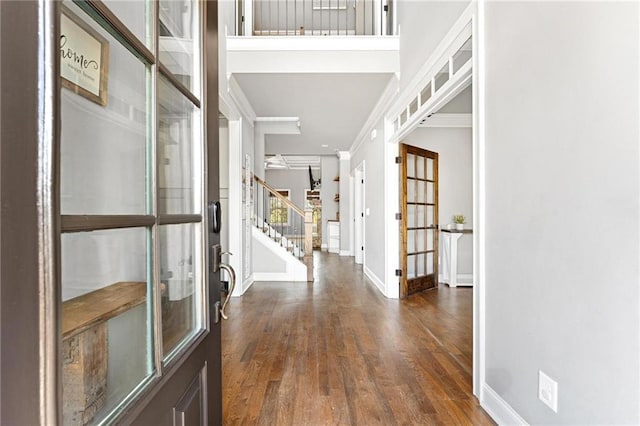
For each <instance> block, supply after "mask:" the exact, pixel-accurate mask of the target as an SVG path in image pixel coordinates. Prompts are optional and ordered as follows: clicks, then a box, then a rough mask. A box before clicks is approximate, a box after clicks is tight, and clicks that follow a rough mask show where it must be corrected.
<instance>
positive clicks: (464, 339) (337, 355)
mask: <svg viewBox="0 0 640 426" xmlns="http://www.w3.org/2000/svg"><path fill="white" fill-rule="evenodd" d="M315 257H316V258H315V261H316V265H317V268H316V271H317V274H318V279H317V280H316V282H315V283H313V284H307V283H270V282H257V283H254V285H253V286H252V287H251V288H250V289H249V291H248V292H247V293H246V294H245V295H244V296H242V297H240V298H234V299H232V300H231V303H230V304H229V313H230V320H229V321H227V322H225V323H224V324H223V330H222V331H223V333H222V334H223V337H222V338H223V342H222V343H223V412H224V423H225V424H226V425H245V424H246V425H254V424H260V425H263V424H264V425H267V424H268V425H314V426H315V425H366V426H368V425H436V424H446V425H449V424H464V425H470V424H474V425H476V424H477V425H493V424H494V423H493V421H492V420H491V419H490V418H489V417H488V415H487V414H486V413H485V412H484V411H483V410H482V408H480V407H479V405H478V402H477V400H476V399H475V398H474V396H473V395H472V392H471V389H472V386H471V381H472V374H471V369H472V356H471V354H472V322H471V321H472V303H473V302H472V290H471V289H469V288H455V289H449V288H448V287H439V288H438V289H436V290H432V291H428V292H425V293H421V294H417V295H415V296H413V297H411V298H409V299H406V300H392V299H386V298H385V297H383V296H382V295H381V294H380V293H379V291H378V290H377V289H376V288H375V286H374V285H373V284H372V283H370V282H369V281H368V280H367V279H366V278H365V277H364V275H363V273H362V269H361V267H360V266H358V265H355V264H354V263H353V261H352V260H351V259H350V258H345V257H340V256H336V255H332V254H328V253H316V254H315Z"/></svg>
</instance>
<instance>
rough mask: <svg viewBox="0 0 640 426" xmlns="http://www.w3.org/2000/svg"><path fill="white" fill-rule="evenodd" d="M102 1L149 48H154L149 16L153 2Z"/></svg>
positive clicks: (133, 0) (135, 0) (129, 0)
mask: <svg viewBox="0 0 640 426" xmlns="http://www.w3.org/2000/svg"><path fill="white" fill-rule="evenodd" d="M102 2H103V3H104V4H105V5H106V6H107V7H108V8H109V9H110V10H111V11H112V12H113V13H114V14H115V15H116V16H117V17H118V19H120V20H121V21H122V23H123V24H125V25H126V26H127V28H129V30H131V32H132V33H133V35H135V36H136V37H137V38H138V39H139V40H140V41H141V42H142V43H144V44H145V45H146V46H147V47H148V48H149V50H153V37H152V35H151V34H152V32H151V25H150V24H149V22H150V20H149V17H150V16H151V15H152V13H153V2H151V1H149V0H102Z"/></svg>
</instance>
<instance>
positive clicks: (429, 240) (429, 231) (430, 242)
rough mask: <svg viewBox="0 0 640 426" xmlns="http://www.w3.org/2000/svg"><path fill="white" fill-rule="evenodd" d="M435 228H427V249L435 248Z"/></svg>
mask: <svg viewBox="0 0 640 426" xmlns="http://www.w3.org/2000/svg"><path fill="white" fill-rule="evenodd" d="M433 234H434V230H433V229H427V230H426V231H425V240H426V241H427V247H426V249H425V250H433Z"/></svg>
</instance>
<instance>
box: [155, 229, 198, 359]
mask: <svg viewBox="0 0 640 426" xmlns="http://www.w3.org/2000/svg"><path fill="white" fill-rule="evenodd" d="M199 228H200V225H199V224H194V223H188V224H181V225H163V226H160V281H161V283H162V286H161V287H162V296H161V299H162V339H163V342H162V345H163V349H164V354H165V358H166V356H167V355H170V354H171V351H172V350H173V349H175V348H176V347H177V346H178V345H179V344H180V343H181V342H183V341H184V340H185V339H187V338H189V337H190V336H192V335H194V333H195V332H197V331H198V330H200V329H201V328H202V321H201V320H200V318H201V309H200V303H201V300H202V294H201V293H202V286H201V280H202V277H201V276H200V273H199V271H200V268H199V267H200V260H199V259H200V256H199V252H198V250H197V247H199V237H197V236H198V235H200V234H198V233H197V232H199V231H198V230H199Z"/></svg>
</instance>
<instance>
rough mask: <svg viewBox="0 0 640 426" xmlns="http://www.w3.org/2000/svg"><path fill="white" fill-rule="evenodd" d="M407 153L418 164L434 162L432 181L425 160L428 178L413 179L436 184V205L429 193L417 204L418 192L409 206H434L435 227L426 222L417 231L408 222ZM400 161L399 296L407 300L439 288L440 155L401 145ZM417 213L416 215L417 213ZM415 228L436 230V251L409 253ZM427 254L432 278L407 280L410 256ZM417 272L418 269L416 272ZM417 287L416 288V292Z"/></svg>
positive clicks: (425, 276)
mask: <svg viewBox="0 0 640 426" xmlns="http://www.w3.org/2000/svg"><path fill="white" fill-rule="evenodd" d="M408 154H413V155H415V156H416V161H417V158H420V157H422V158H425V159H426V158H430V159H432V160H433V180H429V179H426V176H427V164H426V161H425V168H424V173H425V178H424V179H420V178H415V177H414V178H412V179H413V180H414V181H416V182H418V181H422V182H427V183H429V182H432V183H433V184H434V188H433V197H434V202H433V203H427V202H426V201H427V198H426V193H425V202H424V203H420V202H417V200H418V194H417V192H416V193H415V197H414V202H411V203H410V204H413V205H423V206H433V209H434V211H433V221H434V223H433V224H432V225H433V226H428V225H429V224H427V223H426V221H425V227H424V228H422V227H420V228H415V227H410V226H409V225H408V223H407V219H408V216H407V205H408V204H409V203H408V202H407V191H408V187H407V182H408V176H407V155H408ZM400 158H401V164H400V169H401V173H400V207H401V212H402V219H401V221H400V256H401V257H400V265H401V268H402V269H401V270H402V276H401V277H400V297H401V298H405V297H407V296H410V295H411V294H414V293H416V292H419V291H422V290H427V289H430V288H435V287H437V286H438V244H439V243H438V238H439V235H438V228H439V226H438V223H439V219H438V153H437V152H432V151H427V150H425V149H421V148H418V147H415V146H410V145H406V144H400ZM414 171H417V163H416V165H415V167H414ZM414 190H415V191H417V189H416V188H414ZM425 191H426V185H425ZM416 214H417V212H416ZM425 214H426V213H425ZM415 229H425V230H433V250H424V251H417V250H416V251H411V252H410V251H409V250H408V248H407V233H408V231H410V230H415ZM425 247H427V244H425ZM410 253H411V254H424V255H425V269H426V268H427V262H426V254H428V253H433V274H429V275H424V276H422V277H417V278H413V279H411V280H409V279H408V278H407V271H408V269H407V257H408V255H409V254H410ZM416 272H417V270H416ZM416 287H417V289H416Z"/></svg>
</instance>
